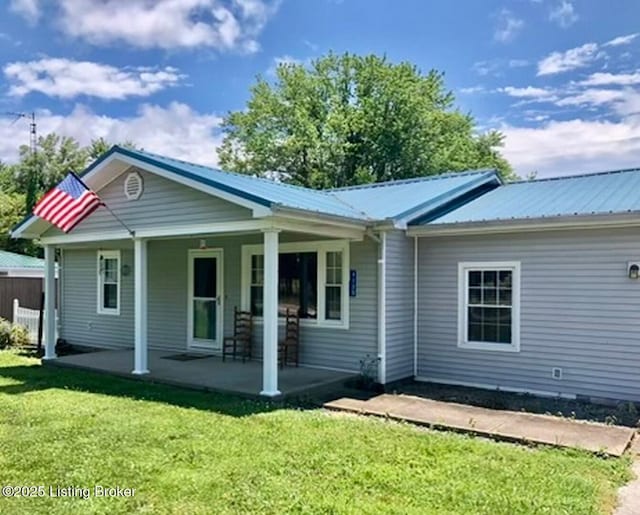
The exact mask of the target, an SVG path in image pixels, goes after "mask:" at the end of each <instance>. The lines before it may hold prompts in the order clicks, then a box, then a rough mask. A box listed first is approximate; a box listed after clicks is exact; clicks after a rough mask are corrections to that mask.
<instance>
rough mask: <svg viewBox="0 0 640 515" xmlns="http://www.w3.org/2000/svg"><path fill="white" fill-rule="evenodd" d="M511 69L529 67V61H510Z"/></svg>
mask: <svg viewBox="0 0 640 515" xmlns="http://www.w3.org/2000/svg"><path fill="white" fill-rule="evenodd" d="M507 64H508V65H509V68H523V67H525V66H529V61H527V60H526V59H510V60H509V62H508V63H507Z"/></svg>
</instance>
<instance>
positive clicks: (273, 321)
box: [260, 229, 280, 397]
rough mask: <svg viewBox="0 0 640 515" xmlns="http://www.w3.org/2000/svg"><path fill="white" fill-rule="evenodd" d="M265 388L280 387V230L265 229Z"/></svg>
mask: <svg viewBox="0 0 640 515" xmlns="http://www.w3.org/2000/svg"><path fill="white" fill-rule="evenodd" d="M263 232H264V283H263V299H262V300H263V302H262V309H263V331H264V335H263V341H262V345H263V351H262V391H261V392H260V395H265V396H267V397H275V396H276V395H280V391H279V390H278V232H279V231H278V230H277V229H265V230H264V231H263Z"/></svg>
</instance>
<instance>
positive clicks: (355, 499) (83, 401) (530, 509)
mask: <svg viewBox="0 0 640 515" xmlns="http://www.w3.org/2000/svg"><path fill="white" fill-rule="evenodd" d="M629 475H630V473H629V461H628V460H627V459H611V458H609V459H605V458H599V457H596V456H592V455H590V454H587V453H583V452H578V451H561V450H556V449H548V448H537V449H534V448H527V447H521V446H517V445H512V444H507V443H496V442H491V441H486V440H482V439H478V438H473V437H469V436H464V435H459V434H453V433H444V432H432V431H427V430H422V429H418V428H415V427H411V426H409V425H402V424H398V423H391V422H385V421H382V420H377V419H372V418H362V417H355V416H340V415H333V414H327V413H325V412H323V411H321V410H296V409H293V408H286V407H282V406H277V405H271V404H268V403H262V402H254V401H247V400H241V399H238V398H236V397H233V396H229V395H215V394H208V393H199V392H190V391H187V390H181V389H177V388H172V387H168V386H163V385H154V384H150V383H140V382H135V381H130V380H126V379H118V378H115V377H109V376H105V375H99V374H92V373H89V372H82V371H76V370H64V369H54V368H48V367H41V366H40V365H39V361H37V360H34V359H30V358H25V357H22V356H19V355H17V354H15V353H13V352H8V351H3V352H0V484H1V485H45V487H46V488H47V489H48V488H49V485H53V486H54V487H55V486H61V487H68V486H76V487H89V488H93V487H94V485H104V486H120V487H129V488H135V489H136V493H135V496H134V497H131V498H96V497H93V496H92V497H90V498H89V499H86V500H85V499H82V498H77V497H76V498H61V497H58V498H51V497H48V496H45V497H33V498H0V513H3V514H10V513H20V514H23V513H29V514H31V513H47V514H58V513H60V514H62V513H64V514H67V513H82V514H86V513H109V514H111V513H153V514H162V513H175V514H197V513H285V512H299V513H376V514H378V513H420V514H424V513H438V514H440V513H441V514H455V513H464V514H482V513H486V514H492V515H496V514H509V515H513V514H518V513H567V514H581V513H607V512H609V511H610V510H611V509H612V507H613V506H614V505H615V495H616V489H617V488H618V487H619V486H620V485H621V484H623V483H624V482H625V481H626V480H628V479H629Z"/></svg>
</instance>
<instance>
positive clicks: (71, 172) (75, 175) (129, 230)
mask: <svg viewBox="0 0 640 515" xmlns="http://www.w3.org/2000/svg"><path fill="white" fill-rule="evenodd" d="M69 173H70V174H72V175H73V176H74V177H75V178H76V179H77V180H78V182H80V184H82V185H83V186H84V187H85V188H87V189H88V190H91V188H89V186H87V185H86V184H85V182H84V181H83V180H82V179H81V178H80V176H79V175H78V174H77V173H76V172H74V171H72V170H71V171H70V172H69ZM100 205H101V206H103V207H104V208H105V209H106V210H107V211H109V213H111V216H113V217H114V218H115V219H116V220H117V221H118V223H119V224H120V225H122V227H124V228H125V229H126V230H127V232H128V233H129V234H130V235H131V237H132V238H135V237H136V233H135V231H133V230H132V229H131V228H130V227H129V226H128V225H127V224H125V223H124V222H123V221H122V220H121V219H120V217H119V216H118V215H116V214H115V213H114V212H113V211H112V209H111V208H110V207H109V206H107V204H105V203H104V202H103V201H102V199H100Z"/></svg>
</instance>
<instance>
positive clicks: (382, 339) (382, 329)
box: [378, 232, 387, 384]
mask: <svg viewBox="0 0 640 515" xmlns="http://www.w3.org/2000/svg"><path fill="white" fill-rule="evenodd" d="M378 249H379V256H378V382H379V383H381V384H385V383H386V381H387V266H386V259H387V233H386V232H381V233H380V244H379V245H378Z"/></svg>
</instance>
